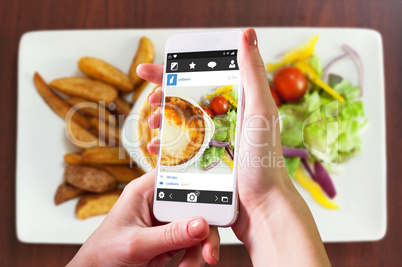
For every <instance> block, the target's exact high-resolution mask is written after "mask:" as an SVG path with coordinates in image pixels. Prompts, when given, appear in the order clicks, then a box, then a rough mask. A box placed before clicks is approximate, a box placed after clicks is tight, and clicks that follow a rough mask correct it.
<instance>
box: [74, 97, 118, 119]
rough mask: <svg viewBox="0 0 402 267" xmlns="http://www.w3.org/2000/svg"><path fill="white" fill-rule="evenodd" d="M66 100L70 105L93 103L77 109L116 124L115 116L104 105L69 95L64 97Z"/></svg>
mask: <svg viewBox="0 0 402 267" xmlns="http://www.w3.org/2000/svg"><path fill="white" fill-rule="evenodd" d="M66 102H67V103H68V104H70V105H71V106H75V105H79V104H84V103H89V104H95V105H96V107H85V106H83V107H81V108H80V109H79V111H81V112H83V113H84V114H85V115H88V116H90V117H97V118H99V119H101V120H103V121H106V122H108V123H109V124H113V125H116V117H115V116H114V115H113V114H111V113H110V111H109V110H107V109H106V108H105V107H104V106H102V105H99V104H97V103H95V102H91V101H88V100H86V99H84V98H81V97H76V96H73V97H69V98H67V99H66Z"/></svg>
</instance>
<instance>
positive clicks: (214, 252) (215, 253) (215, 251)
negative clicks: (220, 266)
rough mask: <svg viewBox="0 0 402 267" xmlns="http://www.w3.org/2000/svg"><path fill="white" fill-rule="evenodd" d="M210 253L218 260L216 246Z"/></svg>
mask: <svg viewBox="0 0 402 267" xmlns="http://www.w3.org/2000/svg"><path fill="white" fill-rule="evenodd" d="M211 254H212V257H214V258H215V260H216V261H217V262H218V261H219V252H218V249H217V248H214V249H213V250H212V252H211Z"/></svg>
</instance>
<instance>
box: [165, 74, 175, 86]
mask: <svg viewBox="0 0 402 267" xmlns="http://www.w3.org/2000/svg"><path fill="white" fill-rule="evenodd" d="M175 85H177V74H168V75H167V86H175Z"/></svg>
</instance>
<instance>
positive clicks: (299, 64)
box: [294, 61, 344, 103]
mask: <svg viewBox="0 0 402 267" xmlns="http://www.w3.org/2000/svg"><path fill="white" fill-rule="evenodd" d="M294 66H295V67H296V68H298V69H299V70H300V71H301V72H303V73H304V75H306V76H307V77H308V78H309V79H310V80H311V82H313V83H315V84H316V85H318V86H319V87H321V88H322V89H324V90H325V91H326V92H327V93H328V94H330V95H331V96H332V97H333V98H335V99H337V100H338V101H339V102H341V103H343V101H344V99H343V97H342V96H341V95H340V94H338V93H337V92H336V91H335V90H334V89H332V88H331V86H329V85H328V84H326V83H325V82H323V81H322V80H321V79H320V78H318V76H317V73H316V72H315V70H314V69H313V67H311V65H310V64H309V63H307V62H306V61H296V62H295V64H294Z"/></svg>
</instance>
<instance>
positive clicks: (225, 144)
mask: <svg viewBox="0 0 402 267" xmlns="http://www.w3.org/2000/svg"><path fill="white" fill-rule="evenodd" d="M209 145H210V146H217V147H230V144H229V143H228V142H220V141H216V140H211V141H210V142H209Z"/></svg>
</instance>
